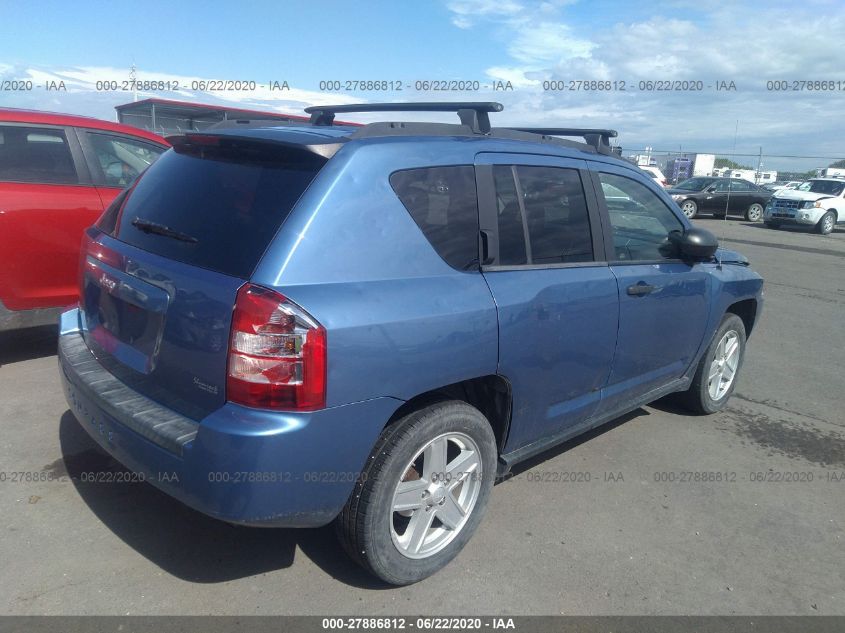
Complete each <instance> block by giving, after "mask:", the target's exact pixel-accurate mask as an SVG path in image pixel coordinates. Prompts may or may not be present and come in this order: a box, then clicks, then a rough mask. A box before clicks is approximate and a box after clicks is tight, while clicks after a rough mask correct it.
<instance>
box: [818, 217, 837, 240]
mask: <svg viewBox="0 0 845 633" xmlns="http://www.w3.org/2000/svg"><path fill="white" fill-rule="evenodd" d="M835 225H836V215H835V214H834V213H833V211H828V212H827V213H825V214H824V215H823V216H822V219H821V220H819V223H818V224H816V233H821V234H822V235H828V234H829V233H831V232H832V231H833V227H834V226H835Z"/></svg>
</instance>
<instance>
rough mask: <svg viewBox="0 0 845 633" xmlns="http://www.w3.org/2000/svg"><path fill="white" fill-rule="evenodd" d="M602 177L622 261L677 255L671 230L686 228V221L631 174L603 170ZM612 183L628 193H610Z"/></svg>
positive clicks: (614, 243)
mask: <svg viewBox="0 0 845 633" xmlns="http://www.w3.org/2000/svg"><path fill="white" fill-rule="evenodd" d="M599 179H600V181H601V183H602V193H603V195H604V199H605V203H606V204H607V210H608V213H609V215H610V224H611V227H612V228H613V246H614V250H615V258H616V259H617V260H619V261H654V260H660V259H672V258H674V257H675V250H674V248H672V246H671V245H670V243H669V239H668V238H669V233H670V232H672V231H683V230H684V225H683V223H682V222H681V220H680V219H678V217H677V216H676V215H675V214H674V213H673V212H672V210H671V209H670V208H669V207H668V206H667V205H666V204H665V203H664V202H663V201H662V200H661V199H660V198H658V197H657V195H656V194H655V193H654V192H652V191H651V190H650V189H649V188H648V187H646V186H644V185H642V184H640V183H638V182H637V181H635V180H632V179H631V178H626V177H624V176H618V175H616V174H608V173H601V172H600V173H599ZM608 187H612V188H613V190H616V191H620V192H623V194H624V196H625V197H624V198H623V197H621V196H613V197H609V196H608V194H607V192H608Z"/></svg>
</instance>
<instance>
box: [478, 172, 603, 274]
mask: <svg viewBox="0 0 845 633" xmlns="http://www.w3.org/2000/svg"><path fill="white" fill-rule="evenodd" d="M493 182H494V185H495V189H496V201H497V217H498V228H499V260H498V263H499V264H500V265H502V266H518V265H523V264H532V265H537V264H568V263H578V262H589V261H593V244H592V237H591V233H590V219H589V214H588V212H587V203H586V199H585V197H584V188H583V186H582V184H581V177H580V175H579V174H578V171H577V170H575V169H565V168H560V167H536V166H527V165H519V166H512V165H496V166H494V167H493ZM526 234H527V236H528V239H526Z"/></svg>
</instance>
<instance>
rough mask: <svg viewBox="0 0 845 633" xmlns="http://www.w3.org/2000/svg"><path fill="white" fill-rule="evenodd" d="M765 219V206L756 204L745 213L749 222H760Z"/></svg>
mask: <svg viewBox="0 0 845 633" xmlns="http://www.w3.org/2000/svg"><path fill="white" fill-rule="evenodd" d="M762 217H763V205H762V204H760V203H759V202H755V203H754V204H752V205H751V206H750V207H748V209H747V210H746V211H745V219H746V220H748V221H749V222H759V221H760V218H762Z"/></svg>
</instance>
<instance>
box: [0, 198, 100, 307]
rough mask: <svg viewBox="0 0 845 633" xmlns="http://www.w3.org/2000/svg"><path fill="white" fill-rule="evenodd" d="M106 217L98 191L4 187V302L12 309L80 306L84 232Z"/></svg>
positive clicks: (0, 201) (0, 289)
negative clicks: (81, 254)
mask: <svg viewBox="0 0 845 633" xmlns="http://www.w3.org/2000/svg"><path fill="white" fill-rule="evenodd" d="M100 213H102V204H101V202H100V197H99V195H98V194H97V190H96V189H95V188H94V187H90V186H78V185H42V184H31V183H9V182H0V257H2V262H0V264H2V267H3V275H2V279H3V281H2V282H0V299H2V301H3V302H4V303H5V304H6V307H7V308H9V309H10V310H30V309H34V308H47V307H54V306H63V305H67V304H70V303H73V302H74V301H75V300H76V298H77V296H78V295H79V281H78V274H79V246H80V244H81V242H82V232H83V230H84V229H85V228H86V227H88V226H90V225H91V224H93V223H94V222H95V221H96V220H97V218H98V217H99V215H100Z"/></svg>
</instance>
